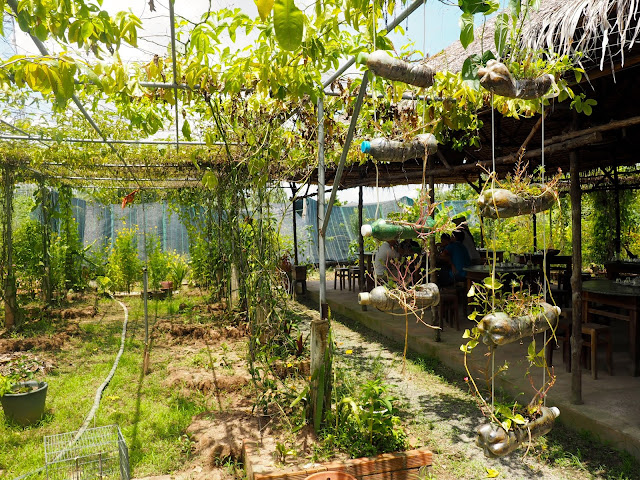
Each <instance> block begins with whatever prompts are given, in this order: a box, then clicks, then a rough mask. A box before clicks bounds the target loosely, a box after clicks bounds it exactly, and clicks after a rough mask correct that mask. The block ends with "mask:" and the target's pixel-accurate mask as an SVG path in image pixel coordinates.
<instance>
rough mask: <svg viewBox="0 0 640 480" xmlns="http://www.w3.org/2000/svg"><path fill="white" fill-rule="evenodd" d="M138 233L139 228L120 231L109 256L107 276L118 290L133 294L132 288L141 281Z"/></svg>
mask: <svg viewBox="0 0 640 480" xmlns="http://www.w3.org/2000/svg"><path fill="white" fill-rule="evenodd" d="M137 233H138V228H137V227H134V228H126V227H125V228H123V229H122V230H120V231H119V232H118V236H117V237H116V241H115V243H114V245H113V249H112V250H111V253H110V255H109V261H108V264H107V276H108V277H109V278H110V279H111V281H112V282H113V286H114V288H115V289H116V290H125V291H126V292H131V286H132V285H133V284H134V283H135V282H136V281H138V280H140V274H141V268H142V264H141V262H140V259H139V258H138V241H137Z"/></svg>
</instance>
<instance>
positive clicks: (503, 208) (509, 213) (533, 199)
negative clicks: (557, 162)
mask: <svg viewBox="0 0 640 480" xmlns="http://www.w3.org/2000/svg"><path fill="white" fill-rule="evenodd" d="M537 187H538V188H539V189H540V192H541V193H540V194H538V195H533V194H530V193H520V194H515V193H513V192H511V191H510V190H506V189H504V188H488V189H486V190H485V191H483V192H482V194H481V195H480V196H479V197H478V200H477V201H476V205H477V206H478V209H479V210H480V216H482V217H485V218H510V217H517V216H519V215H531V214H532V213H539V212H544V211H545V210H548V209H549V208H551V206H552V205H553V204H554V203H555V202H556V201H557V200H558V194H557V193H556V191H555V190H552V189H550V188H547V187H546V186H545V185H538V186H537Z"/></svg>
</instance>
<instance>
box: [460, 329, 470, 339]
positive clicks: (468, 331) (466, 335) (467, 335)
mask: <svg viewBox="0 0 640 480" xmlns="http://www.w3.org/2000/svg"><path fill="white" fill-rule="evenodd" d="M462 338H471V330H469V329H468V328H467V329H465V331H464V333H463V334H462Z"/></svg>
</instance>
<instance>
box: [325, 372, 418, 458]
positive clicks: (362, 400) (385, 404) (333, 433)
mask: <svg viewBox="0 0 640 480" xmlns="http://www.w3.org/2000/svg"><path fill="white" fill-rule="evenodd" d="M395 400H396V399H395V398H394V397H392V396H391V395H389V394H388V387H387V386H386V385H384V384H383V383H382V382H381V381H380V380H379V379H376V380H371V381H368V382H366V383H364V384H363V385H362V388H361V390H360V392H358V393H357V395H356V396H355V397H352V396H343V397H341V398H337V399H336V402H337V404H336V409H335V412H334V413H331V414H330V415H329V418H328V420H327V424H326V427H325V430H324V431H323V432H322V436H323V440H324V441H325V442H329V443H330V444H332V445H334V446H335V447H336V448H339V449H341V450H343V451H345V452H347V453H348V454H349V455H350V456H351V457H353V458H356V457H366V456H371V455H376V454H378V453H386V452H395V451H398V450H402V449H404V448H405V446H406V433H405V432H404V430H403V429H402V428H401V426H400V424H401V422H400V419H399V418H398V417H397V416H396V411H395V408H394V402H395Z"/></svg>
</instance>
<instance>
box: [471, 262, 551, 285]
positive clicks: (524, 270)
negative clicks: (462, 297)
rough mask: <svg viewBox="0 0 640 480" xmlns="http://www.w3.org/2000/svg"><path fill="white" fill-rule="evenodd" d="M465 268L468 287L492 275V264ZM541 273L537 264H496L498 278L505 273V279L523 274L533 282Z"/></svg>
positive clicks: (526, 279)
mask: <svg viewBox="0 0 640 480" xmlns="http://www.w3.org/2000/svg"><path fill="white" fill-rule="evenodd" d="M464 270H465V272H467V289H469V288H471V284H472V283H473V282H477V283H482V281H483V280H484V279H485V278H487V277H490V276H491V265H471V266H470V267H466V268H465V269H464ZM540 273H541V270H540V268H538V267H537V266H532V267H530V266H528V265H522V264H519V263H517V264H514V263H510V264H505V265H502V266H500V265H496V278H498V277H499V276H501V275H504V276H505V277H506V278H505V280H511V279H512V278H516V277H519V276H522V277H523V278H524V280H525V281H527V282H531V281H534V280H535V279H537V278H539V277H540Z"/></svg>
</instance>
